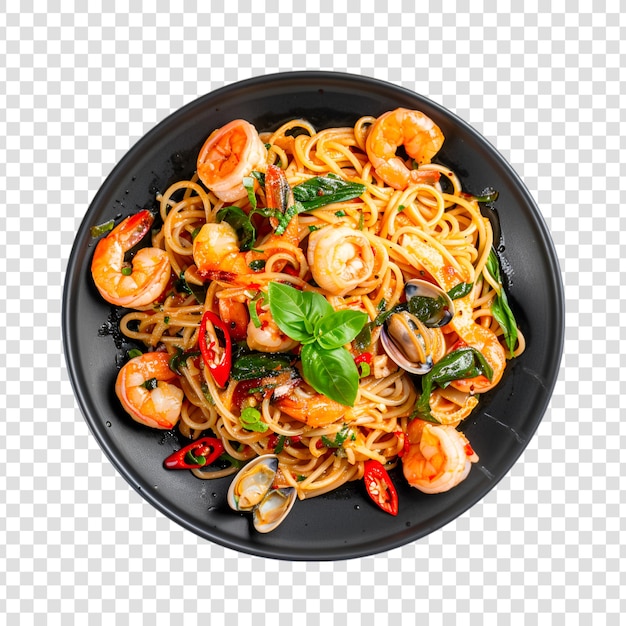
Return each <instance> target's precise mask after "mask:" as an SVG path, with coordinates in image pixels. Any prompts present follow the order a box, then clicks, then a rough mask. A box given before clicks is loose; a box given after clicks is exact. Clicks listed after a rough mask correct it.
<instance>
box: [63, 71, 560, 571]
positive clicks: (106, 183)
mask: <svg viewBox="0 0 626 626" xmlns="http://www.w3.org/2000/svg"><path fill="white" fill-rule="evenodd" d="M315 80H319V81H322V82H329V83H332V82H333V81H342V80H345V81H347V82H352V83H353V84H354V83H359V84H360V86H361V87H363V88H364V87H365V86H366V85H367V86H369V87H370V88H374V89H376V90H382V91H384V92H385V94H386V95H387V96H388V95H389V93H390V92H392V93H393V92H396V93H398V94H403V95H404V96H406V97H409V98H411V99H415V98H417V99H418V100H422V101H425V102H427V103H428V104H429V106H431V107H433V108H434V109H437V110H438V111H440V112H441V114H442V115H444V116H447V117H448V118H451V119H452V121H453V122H454V123H455V124H457V125H459V126H461V127H462V128H463V130H464V131H465V132H468V133H469V134H470V135H472V136H473V137H474V139H475V140H477V141H478V142H479V143H481V144H483V146H485V147H486V148H487V149H488V150H489V151H490V152H491V153H492V156H493V157H494V158H495V159H496V160H497V161H498V162H499V164H500V165H501V166H502V167H503V168H504V170H506V172H505V173H506V176H508V177H510V178H511V179H512V180H513V182H514V186H515V188H516V190H517V191H518V192H520V193H521V194H522V196H523V199H524V202H525V203H526V205H527V206H528V207H529V209H530V212H529V214H530V215H531V217H532V219H533V221H534V224H535V226H536V227H537V230H538V231H539V232H540V233H541V235H542V242H541V243H542V251H543V252H544V256H545V259H546V261H547V262H548V265H549V266H550V268H551V270H552V271H551V273H550V278H551V279H552V281H551V282H552V285H551V287H552V288H551V290H550V293H551V295H552V297H553V298H554V300H555V302H556V304H557V310H556V311H554V313H555V315H556V316H557V318H558V320H557V322H556V323H555V325H556V327H557V329H558V330H559V334H558V337H556V338H555V345H554V347H555V348H556V350H555V351H554V354H553V358H552V360H551V363H554V365H553V367H552V369H551V373H552V379H551V380H550V381H549V384H548V385H547V386H546V387H545V389H544V394H543V395H544V399H543V401H542V402H541V403H540V405H539V409H540V410H538V411H537V413H538V417H537V418H536V419H535V420H534V422H533V428H532V429H530V430H529V431H527V432H526V442H525V443H524V445H523V446H521V448H520V450H519V453H518V454H516V455H512V457H511V458H509V459H508V462H507V463H505V464H504V465H503V467H505V471H503V472H501V475H500V476H499V478H498V479H497V480H495V479H494V481H493V482H492V483H491V485H490V487H489V489H487V490H486V491H485V492H484V493H483V492H482V491H480V490H479V491H478V493H477V494H475V497H470V498H467V501H466V502H465V505H464V506H463V507H462V510H456V509H454V508H453V509H452V510H451V511H449V512H448V514H447V515H444V516H443V517H441V516H439V517H438V521H437V523H436V524H432V525H431V526H432V527H429V528H428V530H427V531H426V532H423V533H421V534H417V535H416V534H414V533H413V534H412V533H411V532H407V535H409V536H408V538H407V537H405V536H397V538H396V539H395V540H382V541H381V540H377V541H375V542H373V543H372V542H367V543H366V544H363V545H362V544H361V543H359V544H358V549H355V547H354V546H350V547H346V548H344V549H339V548H329V549H327V550H322V549H320V550H315V551H314V553H313V552H311V551H303V552H302V553H296V554H293V553H291V552H290V553H289V554H286V553H285V551H284V550H280V549H273V548H272V546H263V545H261V544H258V543H256V544H254V545H252V544H251V543H250V542H241V541H235V540H232V541H231V540H228V539H225V538H224V537H222V536H220V534H219V532H208V531H207V529H206V528H200V527H199V526H197V525H196V524H194V523H192V522H191V521H190V520H188V519H185V518H184V517H183V516H181V515H178V514H177V513H176V512H175V511H172V508H171V507H170V508H168V507H167V506H165V504H164V503H163V502H162V501H161V500H160V499H159V498H158V497H156V495H155V494H153V493H152V492H151V491H150V490H147V489H145V488H143V487H142V485H141V484H140V483H139V482H138V481H137V480H136V478H135V477H134V476H133V474H132V473H131V472H130V471H129V470H128V469H127V468H126V467H125V466H124V464H123V463H121V462H120V461H119V459H118V458H117V456H116V454H115V452H114V450H113V449H112V446H111V443H110V442H109V441H107V440H106V437H103V436H102V435H101V433H100V432H99V430H98V429H97V428H96V424H95V423H94V422H93V420H92V419H91V416H90V411H89V409H88V404H89V402H88V398H87V397H86V392H85V390H84V389H82V388H81V386H80V385H79V384H78V378H79V373H78V372H77V371H76V369H75V364H74V362H73V358H72V354H73V351H74V350H75V349H76V348H75V346H74V340H73V337H72V333H71V332H70V325H71V319H70V318H71V315H70V313H71V306H70V303H69V299H70V297H71V293H72V292H71V284H70V283H71V282H72V278H73V277H74V276H75V275H76V274H78V273H80V268H79V267H78V264H79V259H78V258H77V249H78V247H79V241H80V240H82V238H83V237H84V233H85V231H86V230H87V229H88V228H89V227H88V219H87V218H88V216H89V215H90V213H91V212H92V208H93V207H96V206H97V205H98V202H99V201H100V199H101V198H102V197H104V196H105V195H106V194H107V193H108V192H109V188H110V187H113V186H114V185H115V183H116V180H115V179H116V177H117V176H118V174H119V172H121V171H124V168H125V166H126V164H127V162H128V161H129V160H131V159H132V157H133V156H134V154H135V152H136V151H137V150H138V149H139V148H140V147H144V146H146V145H149V144H150V142H153V141H155V140H157V139H158V137H159V136H160V135H161V134H162V133H163V132H165V131H166V129H167V128H168V126H169V125H170V124H173V123H175V119H176V118H178V117H179V116H182V115H189V114H192V113H193V111H194V110H195V109H196V108H197V107H202V106H203V105H205V104H206V102H207V101H212V100H214V99H219V98H225V97H227V96H228V95H229V94H230V93H231V92H237V91H240V90H242V89H245V88H255V87H264V86H267V84H268V81H269V82H270V84H271V85H273V86H274V88H276V86H277V85H279V84H280V83H281V82H283V81H292V82H293V81H315ZM62 336H63V353H64V357H65V363H66V367H67V371H68V376H69V379H70V382H71V385H72V389H73V392H74V396H75V398H76V400H77V402H78V405H79V408H80V410H81V413H82V415H83V418H84V419H85V421H86V422H87V425H88V427H89V430H90V431H91V433H92V435H93V436H94V437H95V439H96V441H97V443H98V445H99V447H100V449H101V450H102V451H103V452H104V454H105V456H106V457H107V458H108V460H109V462H111V463H112V465H113V466H114V468H115V469H116V470H117V472H119V473H120V474H121V475H122V477H123V478H124V480H125V481H126V482H127V483H128V484H129V485H130V486H131V487H133V489H134V490H135V491H136V492H137V493H139V495H140V496H141V497H142V498H143V499H145V500H146V501H148V502H149V503H150V504H151V505H152V506H154V507H155V508H156V509H157V510H158V511H160V512H161V513H162V514H164V515H165V516H166V517H167V518H169V519H170V520H172V521H174V522H175V523H177V524H178V525H179V526H181V527H183V528H185V529H187V530H190V531H191V532H193V533H194V534H196V535H197V536H199V537H200V538H202V539H204V540H207V541H209V542H212V543H215V544H217V545H221V546H222V547H225V548H229V549H233V550H236V551H239V552H242V553H246V554H250V555H253V556H261V557H266V558H272V559H280V560H291V561H333V560H343V559H352V558H360V557H365V556H370V555H373V554H379V553H381V552H384V551H388V550H391V549H395V548H398V547H401V546H403V545H406V544H408V543H412V542H415V541H417V540H419V539H421V538H423V537H425V536H427V535H429V534H430V533H432V532H434V531H436V530H437V529H439V528H442V527H443V526H445V525H446V524H448V523H450V522H451V521H453V520H454V519H456V518H458V517H459V516H461V515H463V514H464V513H465V512H467V511H468V510H469V509H470V508H472V507H473V506H474V505H475V504H476V503H477V502H479V501H480V500H482V499H483V498H484V497H485V496H486V495H487V494H488V493H489V492H491V491H492V490H493V489H494V488H495V486H496V485H497V483H498V482H500V481H501V480H502V478H504V477H505V476H507V475H508V474H509V472H510V470H511V468H512V467H513V466H514V465H515V464H516V463H517V461H518V459H519V457H520V456H521V455H522V454H523V453H524V451H525V450H526V449H527V447H528V444H529V443H530V441H531V440H532V438H533V436H534V435H535V432H536V430H537V428H538V427H539V425H540V424H541V422H542V420H543V418H544V416H545V413H546V411H547V409H548V407H549V404H550V402H551V399H552V395H553V391H554V387H555V385H556V382H557V380H558V375H559V371H560V364H561V360H562V354H563V347H564V336H565V298H564V287H563V281H562V272H561V269H560V265H559V261H558V256H557V253H556V248H555V246H554V242H553V240H552V238H551V235H550V231H549V229H548V226H547V224H546V221H545V218H544V216H543V214H542V213H541V210H540V209H539V206H538V205H537V203H536V201H535V200H534V198H533V197H532V195H531V193H530V191H529V190H528V188H527V187H526V185H525V183H524V182H523V180H522V179H521V177H520V176H519V174H518V173H517V172H516V171H515V170H514V169H513V167H512V166H511V165H510V163H509V162H508V160H507V159H506V158H505V157H504V156H503V155H502V154H501V153H500V152H499V151H498V150H497V149H496V148H495V146H494V145H493V144H492V143H491V142H490V141H489V140H488V139H487V138H485V137H484V136H483V135H482V134H480V133H479V132H478V131H477V130H476V129H475V128H474V127H472V126H471V125H469V123H467V122H466V121H465V120H463V119H462V118H460V117H459V116H458V115H457V114H456V113H454V112H452V111H450V110H449V109H447V108H445V107H444V106H443V105H441V104H439V103H437V102H434V101H432V100H430V98H428V97H426V96H423V95H421V94H419V93H417V92H414V91H411V90H410V89H408V88H406V87H403V86H400V85H396V84H393V83H390V82H386V81H384V80H380V79H378V78H374V77H371V76H364V75H360V74H352V73H347V72H333V71H321V70H320V71H317V70H315V71H289V72H276V73H272V74H264V75H259V76H254V77H250V78H247V79H244V80H241V81H236V82H234V83H231V84H227V85H223V86H221V87H219V88H217V89H215V90H212V91H210V92H208V93H206V94H203V95H201V96H199V97H197V98H195V99H194V100H192V101H191V102H189V103H187V104H185V105H183V106H182V107H180V108H179V109H176V110H174V111H172V112H171V113H169V114H168V115H167V116H166V117H165V118H163V119H162V120H161V121H160V122H158V123H157V124H156V125H154V126H153V127H152V128H151V129H149V130H148V131H147V132H146V133H145V134H144V135H143V136H142V137H140V138H139V139H138V140H137V141H135V142H134V143H133V144H132V145H131V146H130V147H129V148H128V149H127V150H126V151H125V153H124V155H123V156H122V158H121V159H120V160H119V161H118V162H117V163H116V165H115V166H114V167H113V168H112V169H111V171H110V172H109V174H107V175H106V177H105V178H104V180H103V182H102V184H101V185H100V187H99V188H98V190H97V191H96V193H95V194H94V195H93V197H92V199H91V201H90V202H89V205H88V207H87V209H86V211H85V213H84V215H83V218H82V221H81V224H80V226H79V228H78V230H77V231H76V233H75V238H74V241H73V243H72V247H71V251H70V255H69V258H68V263H67V266H66V269H65V272H64V276H63V293H62Z"/></svg>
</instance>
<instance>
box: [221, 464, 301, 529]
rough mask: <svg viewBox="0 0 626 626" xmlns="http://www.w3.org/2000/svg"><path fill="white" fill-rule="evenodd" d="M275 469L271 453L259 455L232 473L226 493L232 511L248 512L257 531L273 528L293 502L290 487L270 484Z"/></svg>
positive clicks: (294, 493) (276, 467)
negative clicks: (234, 473) (232, 476)
mask: <svg viewBox="0 0 626 626" xmlns="http://www.w3.org/2000/svg"><path fill="white" fill-rule="evenodd" d="M277 472H278V457H277V456H276V455H275V454H264V455H262V456H259V457H257V458H256V459H253V460H252V461H250V462H249V463H248V464H247V465H246V466H245V467H243V468H242V469H241V470H240V471H239V472H238V473H237V474H236V475H235V478H234V479H233V481H232V482H231V484H230V487H229V488H228V493H227V495H226V500H227V502H228V505H229V506H230V508H231V509H233V510H234V511H247V512H250V511H251V512H252V520H253V523H254V527H255V528H256V530H257V531H259V532H261V533H268V532H270V531H272V530H274V529H275V528H276V527H277V526H278V525H279V524H280V523H281V522H282V521H283V520H284V519H285V517H287V514H288V513H289V511H291V508H292V507H293V505H294V503H295V501H296V490H295V489H293V488H292V487H282V488H276V487H274V481H275V479H276V474H277Z"/></svg>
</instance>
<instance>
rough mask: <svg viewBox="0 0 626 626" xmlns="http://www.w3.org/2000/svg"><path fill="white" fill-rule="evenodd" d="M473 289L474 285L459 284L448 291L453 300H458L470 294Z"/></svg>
mask: <svg viewBox="0 0 626 626" xmlns="http://www.w3.org/2000/svg"><path fill="white" fill-rule="evenodd" d="M473 287H474V283H459V284H458V285H455V286H454V287H452V289H450V291H448V295H449V296H450V299H451V300H457V299H458V298H463V297H465V296H466V295H467V294H468V293H470V292H471V291H472V288H473Z"/></svg>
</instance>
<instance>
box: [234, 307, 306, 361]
mask: <svg viewBox="0 0 626 626" xmlns="http://www.w3.org/2000/svg"><path fill="white" fill-rule="evenodd" d="M258 318H259V321H260V322H261V325H260V326H256V324H255V323H254V322H253V321H252V320H250V322H249V323H248V332H247V336H246V343H247V344H248V348H250V350H258V351H259V352H289V350H293V348H295V347H296V346H297V345H298V342H297V341H294V340H293V339H290V338H289V337H287V335H285V334H284V333H283V332H281V330H280V328H278V326H277V325H276V322H275V321H274V319H273V318H272V314H271V313H270V312H269V311H262V312H261V313H259V314H258Z"/></svg>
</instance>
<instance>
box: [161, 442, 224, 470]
mask: <svg viewBox="0 0 626 626" xmlns="http://www.w3.org/2000/svg"><path fill="white" fill-rule="evenodd" d="M222 452H224V445H223V444H222V442H221V441H220V440H219V439H216V438H215V437H203V438H202V439H198V440H197V441H194V442H193V443H190V444H189V445H188V446H185V447H184V448H181V449H180V450H178V451H177V452H174V454H171V455H170V456H168V457H167V459H165V461H163V465H165V467H167V469H195V468H197V467H204V466H205V465H210V464H211V463H213V461H215V460H216V459H217V458H218V457H219V456H220V455H221V454H222Z"/></svg>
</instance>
